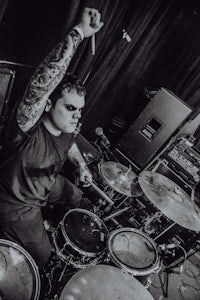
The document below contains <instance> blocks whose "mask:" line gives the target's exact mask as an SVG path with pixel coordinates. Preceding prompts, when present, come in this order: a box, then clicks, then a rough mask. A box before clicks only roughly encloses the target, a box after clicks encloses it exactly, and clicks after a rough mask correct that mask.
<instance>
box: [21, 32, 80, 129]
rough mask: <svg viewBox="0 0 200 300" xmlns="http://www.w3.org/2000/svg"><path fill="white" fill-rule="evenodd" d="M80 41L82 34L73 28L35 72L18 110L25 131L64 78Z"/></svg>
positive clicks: (36, 118)
mask: <svg viewBox="0 0 200 300" xmlns="http://www.w3.org/2000/svg"><path fill="white" fill-rule="evenodd" d="M80 42H81V36H80V35H79V33H78V32H77V31H76V30H72V31H71V32H70V33H69V34H68V35H67V36H66V38H65V39H64V40H63V41H61V42H60V43H59V44H58V45H57V46H56V47H55V48H54V49H53V50H52V51H51V52H50V53H49V54H48V55H47V56H46V58H45V59H44V60H43V62H42V63H41V65H40V66H39V67H38V68H37V69H36V71H35V72H34V74H33V76H32V78H31V80H30V82H29V84H28V86H27V88H26V90H25V93H24V96H23V98H22V101H21V102H20V103H19V107H18V111H17V122H18V124H19V127H20V128H21V129H22V130H23V131H24V132H26V131H28V130H29V129H31V128H32V127H33V126H34V125H35V124H36V122H37V121H38V120H39V118H40V117H41V115H42V113H43V111H44V109H45V105H46V102H47V99H48V97H49V95H50V94H51V93H52V92H53V90H54V89H55V88H56V86H57V85H58V84H59V83H60V82H61V80H62V79H63V77H64V75H65V73H66V71H67V68H68V66H69V64H70V61H71V59H72V57H73V55H74V53H75V51H76V49H77V47H78V45H79V44H80Z"/></svg>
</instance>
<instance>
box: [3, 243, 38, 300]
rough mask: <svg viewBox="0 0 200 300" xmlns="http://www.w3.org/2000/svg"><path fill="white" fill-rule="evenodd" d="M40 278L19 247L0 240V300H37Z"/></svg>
mask: <svg viewBox="0 0 200 300" xmlns="http://www.w3.org/2000/svg"><path fill="white" fill-rule="evenodd" d="M40 285H41V284H40V276H39V272H38V268H37V266H36V264H35V262H34V260H33V258H32V257H31V256H30V255H29V254H28V252H27V251H25V250H24V249H23V248H22V247H21V246H19V245H17V244H16V243H13V242H10V241H8V240H4V239H0V300H38V299H39V295H40Z"/></svg>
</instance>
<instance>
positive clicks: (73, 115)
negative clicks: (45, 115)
mask: <svg viewBox="0 0 200 300" xmlns="http://www.w3.org/2000/svg"><path fill="white" fill-rule="evenodd" d="M84 105H85V96H84V95H83V96H79V95H78V94H77V93H75V92H74V93H65V94H63V96H62V97H61V98H59V99H58V100H57V102H56V104H55V106H54V107H51V109H50V111H49V120H50V122H51V125H52V126H53V128H54V129H55V130H56V131H58V132H59V131H60V133H61V132H63V133H72V132H74V130H75V129H76V126H77V124H78V121H79V119H80V118H81V109H82V108H83V107H84Z"/></svg>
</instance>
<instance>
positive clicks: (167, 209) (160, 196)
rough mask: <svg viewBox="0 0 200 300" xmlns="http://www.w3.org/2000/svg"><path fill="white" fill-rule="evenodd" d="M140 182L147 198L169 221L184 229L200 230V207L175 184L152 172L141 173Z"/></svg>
mask: <svg viewBox="0 0 200 300" xmlns="http://www.w3.org/2000/svg"><path fill="white" fill-rule="evenodd" d="M138 181H139V184H140V187H141V189H142V190H143V192H144V194H145V195H146V197H147V198H148V199H149V200H150V201H151V202H152V203H153V204H154V205H155V206H156V207H157V208H158V209H159V210H160V211H161V212H162V213H163V214H164V215H166V216H167V217H168V218H169V219H171V220H172V221H174V222H175V223H177V224H179V225H180V226H182V227H184V228H187V229H190V230H194V231H199V230H200V209H199V207H198V206H197V205H196V204H195V203H194V202H193V201H192V199H191V198H190V197H189V195H188V194H187V193H186V192H185V191H184V190H183V189H182V188H181V187H180V186H178V185H177V184H176V183H175V182H173V181H172V180H170V179H169V178H167V177H165V176H164V175H162V174H159V173H156V172H151V171H143V172H142V173H140V175H139V176H138Z"/></svg>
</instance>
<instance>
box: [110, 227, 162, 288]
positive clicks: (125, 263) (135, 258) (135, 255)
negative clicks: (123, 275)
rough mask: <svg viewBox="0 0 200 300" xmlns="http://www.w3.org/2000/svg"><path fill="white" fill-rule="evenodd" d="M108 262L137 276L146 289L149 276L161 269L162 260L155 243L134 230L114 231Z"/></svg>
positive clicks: (125, 228)
mask: <svg viewBox="0 0 200 300" xmlns="http://www.w3.org/2000/svg"><path fill="white" fill-rule="evenodd" d="M108 252H109V254H108V256H109V257H108V261H109V260H111V261H112V262H113V263H114V264H115V265H116V266H118V267H119V268H121V269H122V270H124V271H125V272H127V273H129V274H131V275H133V276H135V277H136V278H137V279H138V280H139V281H141V282H142V283H143V284H144V285H145V286H146V287H148V284H149V283H150V278H149V275H150V274H152V273H154V272H156V271H157V270H159V268H160V260H159V257H158V252H157V249H156V245H155V244H154V241H153V240H152V239H151V238H150V237H148V236H147V235H145V234H144V233H143V232H141V231H139V230H137V229H134V228H128V227H124V228H120V229H117V230H114V231H113V232H112V233H111V234H110V236H109V238H108Z"/></svg>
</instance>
